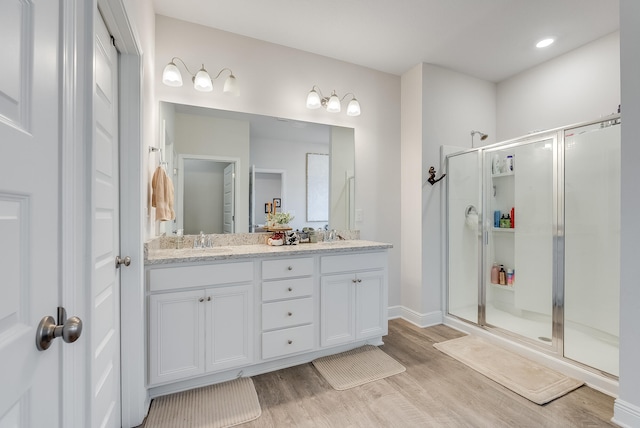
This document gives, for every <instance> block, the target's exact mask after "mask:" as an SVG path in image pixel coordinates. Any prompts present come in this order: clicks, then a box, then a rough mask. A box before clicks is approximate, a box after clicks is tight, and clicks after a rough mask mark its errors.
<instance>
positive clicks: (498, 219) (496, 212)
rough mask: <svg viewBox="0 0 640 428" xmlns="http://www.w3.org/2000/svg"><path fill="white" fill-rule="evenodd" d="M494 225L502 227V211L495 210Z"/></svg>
mask: <svg viewBox="0 0 640 428" xmlns="http://www.w3.org/2000/svg"><path fill="white" fill-rule="evenodd" d="M493 227H500V211H499V210H496V211H494V212H493Z"/></svg>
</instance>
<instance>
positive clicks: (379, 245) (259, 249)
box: [144, 239, 393, 266]
mask: <svg viewBox="0 0 640 428" xmlns="http://www.w3.org/2000/svg"><path fill="white" fill-rule="evenodd" d="M392 247H393V245H392V244H387V243H383V242H373V241H363V240H359V239H356V240H345V241H334V242H319V243H314V244H298V245H282V246H277V247H274V246H270V245H266V244H250V245H228V246H219V247H212V248H205V249H193V248H183V249H179V250H178V249H170V248H163V249H149V250H148V252H147V253H146V258H145V261H144V264H145V265H146V266H149V265H159V264H167V263H189V262H208V261H217V260H234V259H243V258H254V257H277V256H282V255H284V256H286V257H289V256H299V255H305V254H309V255H313V254H319V253H329V254H340V253H348V252H352V251H354V250H383V249H388V248H392Z"/></svg>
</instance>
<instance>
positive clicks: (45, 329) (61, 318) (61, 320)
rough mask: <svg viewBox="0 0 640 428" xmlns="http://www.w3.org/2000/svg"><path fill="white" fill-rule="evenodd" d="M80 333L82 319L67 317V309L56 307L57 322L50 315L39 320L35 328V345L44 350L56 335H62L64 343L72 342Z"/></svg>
mask: <svg viewBox="0 0 640 428" xmlns="http://www.w3.org/2000/svg"><path fill="white" fill-rule="evenodd" d="M81 334H82V320H81V319H80V318H78V317H71V318H69V319H67V311H66V310H65V309H64V308H63V307H60V306H59V307H58V323H57V324H56V322H55V320H54V319H53V317H51V316H46V317H44V318H42V320H40V324H38V328H37V330H36V347H37V348H38V350H39V351H45V350H47V349H49V346H51V341H53V339H55V338H56V337H62V340H64V341H65V342H66V343H73V342H75V341H76V340H78V338H79V337H80V335H81Z"/></svg>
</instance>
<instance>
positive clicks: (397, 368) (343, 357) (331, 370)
mask: <svg viewBox="0 0 640 428" xmlns="http://www.w3.org/2000/svg"><path fill="white" fill-rule="evenodd" d="M312 363H313V365H314V366H315V368H316V369H317V370H318V371H319V372H320V374H321V375H322V377H324V378H325V379H326V380H327V382H329V384H330V385H331V386H332V387H333V389H336V390H338V391H343V390H345V389H349V388H353V387H356V386H360V385H363V384H365V383H367V382H373V381H375V380H380V379H384V378H385V377H389V376H392V375H395V374H398V373H402V372H403V371H405V370H406V369H405V368H404V366H403V365H402V364H400V363H399V362H397V361H396V360H394V359H393V358H391V357H390V356H389V355H387V354H385V353H384V352H383V351H382V350H380V349H379V348H378V347H376V346H373V345H365V346H362V347H360V348H356V349H352V350H351V351H347V352H342V353H340V354H335V355H329V356H327V357H322V358H318V359H317V360H314V361H313V362H312Z"/></svg>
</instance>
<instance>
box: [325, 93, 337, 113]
mask: <svg viewBox="0 0 640 428" xmlns="http://www.w3.org/2000/svg"><path fill="white" fill-rule="evenodd" d="M327 111H328V112H331V113H340V99H339V98H338V96H337V95H336V94H335V93H334V94H332V95H331V97H329V102H327Z"/></svg>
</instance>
